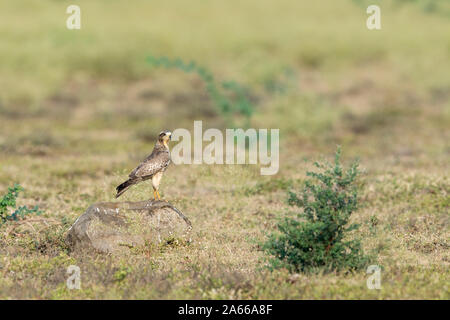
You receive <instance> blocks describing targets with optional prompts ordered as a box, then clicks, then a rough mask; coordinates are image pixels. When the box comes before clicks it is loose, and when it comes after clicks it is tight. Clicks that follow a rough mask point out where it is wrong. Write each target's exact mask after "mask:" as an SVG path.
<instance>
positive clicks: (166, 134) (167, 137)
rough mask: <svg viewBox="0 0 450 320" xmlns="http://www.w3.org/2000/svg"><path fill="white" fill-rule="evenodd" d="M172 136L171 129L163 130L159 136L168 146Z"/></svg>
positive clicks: (159, 140) (160, 141) (159, 139)
mask: <svg viewBox="0 0 450 320" xmlns="http://www.w3.org/2000/svg"><path fill="white" fill-rule="evenodd" d="M171 136H172V132H170V131H169V130H164V131H161V133H160V134H159V137H158V142H159V143H161V144H163V145H164V146H166V147H169V145H168V143H169V141H170V137H171Z"/></svg>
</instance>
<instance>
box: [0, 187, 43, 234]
mask: <svg viewBox="0 0 450 320" xmlns="http://www.w3.org/2000/svg"><path fill="white" fill-rule="evenodd" d="M20 191H23V188H22V187H21V186H20V185H19V184H17V183H16V184H15V185H14V186H13V187H9V188H8V192H7V193H6V194H5V195H4V196H3V197H2V198H1V199H0V226H1V225H2V224H4V223H6V222H8V221H17V220H20V219H23V218H24V217H25V216H26V215H30V214H36V215H39V214H41V211H40V210H39V208H38V207H37V206H35V207H34V208H32V209H29V208H28V207H27V206H20V207H19V208H16V201H17V197H18V196H19V192H20Z"/></svg>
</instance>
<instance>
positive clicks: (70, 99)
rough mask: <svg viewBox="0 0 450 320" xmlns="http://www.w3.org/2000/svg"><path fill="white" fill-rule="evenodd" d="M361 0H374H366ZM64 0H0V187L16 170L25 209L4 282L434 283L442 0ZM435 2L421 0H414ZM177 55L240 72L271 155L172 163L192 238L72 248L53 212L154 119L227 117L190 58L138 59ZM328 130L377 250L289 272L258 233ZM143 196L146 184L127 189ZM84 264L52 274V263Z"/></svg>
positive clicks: (281, 291)
mask: <svg viewBox="0 0 450 320" xmlns="http://www.w3.org/2000/svg"><path fill="white" fill-rule="evenodd" d="M375 2H376V1H375ZM369 3H370V2H368V1H351V0H348V1H347V0H342V1H334V0H327V1H325V0H322V1H320V2H319V1H317V2H316V3H314V2H311V1H288V0H281V1H269V0H258V1H256V0H245V1H242V0H240V1H234V0H233V1H218V0H217V1H216V0H211V1H189V2H186V1H181V0H176V1H175V0H173V1H151V2H148V1H134V2H133V5H130V2H129V1H122V0H118V1H114V2H111V1H106V0H102V1H100V0H99V1H95V2H94V1H87V0H80V1H77V4H79V5H80V7H81V16H82V28H81V30H68V29H66V24H65V21H66V18H67V16H68V15H67V14H66V13H65V11H66V8H67V6H68V5H69V4H71V2H70V1H50V0H46V1H42V0H41V1H38V0H35V1H31V0H26V1H25V0H23V1H2V2H1V3H0V39H1V40H0V88H1V89H0V195H3V194H4V193H5V192H6V191H7V188H8V187H10V186H12V185H13V184H14V183H20V184H21V185H22V186H23V187H24V188H25V192H24V193H23V194H22V195H21V197H20V198H19V205H30V206H34V205H38V206H39V207H40V208H41V209H42V210H43V211H44V213H43V214H42V215H41V217H40V218H39V220H38V219H37V218H36V220H35V221H30V222H28V223H27V222H26V221H27V220H24V221H21V222H8V223H7V224H5V225H3V226H1V227H0V274H1V277H0V298H2V299H17V298H25V299H72V298H79V299H110V298H125V299H134V298H137V299H183V298H184V299H192V298H196V299H203V298H205V299H206V298H207V299H217V298H222V299H361V298H363V299H423V298H426V299H449V298H450V271H449V263H450V250H449V248H450V244H449V239H450V228H449V223H450V221H449V218H450V216H449V206H450V198H449V191H450V181H449V169H450V162H449V156H450V144H449V141H450V11H449V6H448V4H447V3H446V2H445V1H435V4H434V5H433V6H432V7H430V1H426V0H423V1H419V0H418V1H400V0H397V1H394V0H391V1H387V0H383V1H382V4H381V12H382V29H381V30H379V31H369V30H367V28H366V18H367V14H366V7H367V5H368V4H369ZM430 8H431V9H430ZM148 55H155V56H167V57H170V58H177V57H180V58H182V59H183V60H185V61H190V60H194V61H196V62H197V63H199V64H201V65H203V66H205V67H207V68H208V69H209V70H211V72H213V73H214V75H215V77H216V78H218V79H219V80H235V81H238V82H239V83H240V84H242V85H243V86H245V87H246V88H248V89H249V92H250V96H251V101H252V102H253V104H254V108H255V111H254V114H253V116H252V117H251V119H250V126H251V127H254V128H279V129H280V170H279V172H278V174H277V175H275V176H261V175H260V174H259V167H258V166H255V165H243V166H237V165H236V166H219V165H216V166H209V165H178V166H175V165H171V167H170V168H169V169H168V171H167V172H166V174H165V176H164V179H163V180H162V185H161V195H162V196H163V198H165V199H166V200H168V201H170V202H172V203H174V204H175V205H176V206H178V207H179V208H180V209H182V211H183V212H184V213H185V214H186V215H187V216H188V217H189V218H190V220H191V221H192V224H193V226H194V229H193V234H192V240H193V241H192V242H191V243H189V244H184V243H180V244H166V245H160V246H157V247H152V248H148V250H144V251H143V252H135V253H133V254H131V255H130V256H127V257H113V256H106V255H96V254H91V255H77V254H73V253H70V252H68V250H67V247H66V244H65V243H64V236H65V233H66V231H67V229H68V228H69V226H70V225H71V224H72V223H73V222H74V221H75V219H76V218H77V217H78V216H79V215H80V214H82V213H83V212H84V211H85V210H86V208H87V207H88V206H89V205H91V204H92V203H94V202H101V201H113V199H114V194H115V190H114V189H115V187H116V186H117V185H118V184H119V183H120V182H122V181H123V180H124V178H125V177H126V176H127V175H128V173H129V171H130V170H131V169H133V168H134V166H135V165H137V164H138V163H139V161H140V160H142V159H143V158H144V157H145V156H146V155H147V154H148V153H149V152H150V151H151V149H152V148H153V144H154V141H155V138H156V137H157V134H158V133H159V132H160V131H161V130H163V129H171V130H174V129H175V128H187V129H189V130H191V129H192V127H193V121H194V120H203V127H204V128H208V127H211V128H213V127H214V128H220V129H225V128H226V126H227V123H226V122H225V120H224V118H223V115H222V114H221V113H220V112H219V111H218V110H217V108H216V107H215V105H214V103H213V101H211V99H210V97H209V96H208V95H207V93H206V91H205V86H204V83H203V82H202V81H201V80H200V79H199V77H198V76H196V75H193V74H185V73H183V72H181V71H177V70H165V69H155V68H151V67H150V66H149V65H148V64H147V63H146V62H145V58H146V57H147V56H148ZM337 144H339V145H341V146H342V150H343V159H344V160H345V162H346V163H349V162H350V161H352V160H353V159H355V158H356V157H359V158H360V163H361V166H362V167H363V168H364V169H365V172H364V175H363V177H362V180H361V181H362V182H361V208H360V210H358V211H357V212H356V213H354V217H353V218H354V220H355V221H356V222H359V223H361V228H360V229H359V233H358V234H359V236H360V237H361V238H362V243H363V246H364V249H365V250H366V251H368V252H369V251H371V252H375V253H376V260H375V261H373V264H378V265H380V266H382V268H383V271H382V289H381V290H369V289H368V288H367V287H366V279H367V277H368V275H367V274H366V273H365V272H364V271H361V272H354V273H339V272H335V273H331V274H330V273H327V274H316V275H308V274H290V273H288V272H287V271H285V270H278V271H274V272H269V271H268V270H266V269H265V268H264V265H265V261H264V258H265V254H264V253H263V252H261V250H260V248H259V245H258V241H261V240H264V239H265V237H266V235H267V234H268V233H270V232H272V231H273V230H275V226H276V223H277V219H278V218H279V217H282V216H284V215H286V214H289V213H290V212H292V208H291V207H289V206H288V204H287V191H288V190H289V189H290V188H293V189H294V190H297V189H300V188H301V186H302V183H303V182H304V180H305V178H306V175H305V173H306V171H308V170H310V169H312V162H313V161H314V160H317V159H320V158H321V157H323V156H325V157H326V158H330V157H332V155H333V153H334V151H335V149H336V145H337ZM151 196H152V188H151V185H150V184H141V185H139V186H138V187H135V188H132V189H130V191H129V192H127V193H126V194H125V195H124V196H123V200H130V201H134V200H143V199H148V198H149V197H151ZM72 264H75V265H77V266H79V267H80V268H81V272H82V273H81V289H80V290H68V289H67V287H66V279H67V277H68V276H67V274H66V269H67V267H68V266H69V265H72Z"/></svg>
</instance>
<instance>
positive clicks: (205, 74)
mask: <svg viewBox="0 0 450 320" xmlns="http://www.w3.org/2000/svg"><path fill="white" fill-rule="evenodd" d="M147 62H148V63H149V64H150V65H151V66H153V67H163V68H166V69H170V68H175V69H178V70H181V71H183V72H185V73H191V72H193V73H195V74H197V75H198V76H199V77H200V78H201V79H202V80H203V81H204V83H205V87H206V90H207V92H208V94H209V96H210V97H211V98H212V100H213V101H214V104H215V105H216V106H217V108H218V110H219V111H220V114H222V115H223V116H224V117H225V121H226V123H227V125H228V126H232V127H240V126H239V125H237V124H235V123H234V120H233V115H235V114H238V115H240V116H243V117H244V119H245V122H244V123H243V125H244V127H248V126H249V124H250V118H251V116H252V114H253V112H254V106H253V103H251V102H250V100H249V98H248V93H247V90H246V89H244V88H243V87H242V86H241V85H240V84H238V83H237V82H235V81H223V82H221V83H220V84H217V81H216V79H215V77H214V75H213V74H212V72H211V71H209V70H208V69H206V68H205V67H203V66H200V65H198V64H197V63H196V62H194V61H191V62H189V63H186V62H184V61H183V60H182V59H180V58H177V59H169V58H168V57H165V56H162V57H153V56H149V57H148V58H147ZM224 90H226V91H228V92H230V93H231V96H230V94H225V93H224V92H223V91H224Z"/></svg>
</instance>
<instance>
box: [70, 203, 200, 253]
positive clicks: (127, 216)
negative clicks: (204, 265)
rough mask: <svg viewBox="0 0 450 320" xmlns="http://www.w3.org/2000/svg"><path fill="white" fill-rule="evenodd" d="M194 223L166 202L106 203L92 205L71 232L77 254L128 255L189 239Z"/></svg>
mask: <svg viewBox="0 0 450 320" xmlns="http://www.w3.org/2000/svg"><path fill="white" fill-rule="evenodd" d="M191 229H192V225H191V223H190V221H189V220H188V219H187V218H186V217H185V216H184V215H183V213H181V212H180V211H179V210H178V209H177V208H175V207H174V206H172V205H171V204H170V203H168V202H166V201H155V200H149V201H140V202H102V203H96V204H93V205H92V206H90V207H89V208H88V209H87V210H86V212H85V213H83V214H82V215H81V216H80V217H79V218H78V219H77V220H76V221H75V223H74V224H73V225H72V226H71V227H70V229H69V230H68V233H67V236H66V241H67V244H68V245H69V247H70V248H71V249H72V250H73V251H79V250H96V251H100V252H104V253H126V252H129V251H130V249H131V248H136V247H139V246H144V245H147V244H149V243H156V244H157V243H161V242H163V241H168V240H169V239H182V240H189V233H190V230H191Z"/></svg>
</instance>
